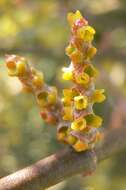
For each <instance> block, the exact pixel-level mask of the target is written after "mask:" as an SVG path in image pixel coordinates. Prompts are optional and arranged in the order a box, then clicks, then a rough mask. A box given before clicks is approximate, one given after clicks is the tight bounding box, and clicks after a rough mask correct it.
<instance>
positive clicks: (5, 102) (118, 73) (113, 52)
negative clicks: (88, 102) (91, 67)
mask: <svg viewBox="0 0 126 190" xmlns="http://www.w3.org/2000/svg"><path fill="white" fill-rule="evenodd" d="M77 9H79V10H80V11H81V12H82V13H83V15H84V16H85V17H86V18H87V20H89V23H90V24H91V25H92V26H93V27H94V28H95V29H96V31H97V34H96V37H95V46H96V47H97V49H98V53H97V56H96V57H95V61H94V63H95V65H96V67H97V68H98V69H99V70H100V75H99V78H98V80H97V87H99V88H100V87H104V88H105V89H106V91H107V101H106V102H105V103H103V104H102V105H98V106H96V107H95V109H96V112H97V114H99V115H102V116H103V118H104V126H103V127H104V129H107V130H109V128H110V127H115V126H116V127H119V125H121V124H122V123H124V122H125V120H124V118H125V117H126V114H125V113H126V111H125V110H126V106H125V105H126V99H125V98H126V97H125V96H126V72H125V70H126V66H125V59H126V35H125V33H126V1H125V0H111V1H110V0H101V1H99V0H93V1H89V0H79V1H78V0H61V1H58V0H35V1H34V0H27V1H25V0H12V1H11V0H1V1H0V55H1V58H0V73H1V74H0V87H1V88H0V89H1V93H0V176H1V177H2V176H4V175H7V174H9V173H11V172H13V171H16V170H18V169H20V168H22V167H25V166H27V165H29V164H31V163H33V162H35V161H37V160H39V159H41V158H43V157H46V156H47V155H49V154H51V153H53V152H55V151H56V150H58V149H61V148H62V147H63V145H59V144H58V142H57V141H56V139H55V127H52V128H51V129H50V127H48V126H47V125H45V123H44V122H43V121H42V120H41V118H40V116H39V110H38V108H37V106H36V102H35V100H34V97H32V96H31V95H30V94H25V93H22V92H21V86H20V83H19V82H18V81H17V79H12V78H9V77H8V76H7V71H6V69H5V64H4V55H5V54H9V53H13V54H16V53H18V54H19V55H23V56H26V57H27V58H28V59H29V60H30V61H31V62H32V64H34V65H35V66H36V67H37V68H38V69H41V70H43V72H44V73H45V77H46V81H47V82H48V83H49V84H53V85H54V84H56V85H57V86H58V88H59V89H61V88H62V87H64V86H66V85H67V84H65V83H63V81H62V80H61V77H60V76H61V70H60V69H61V67H62V66H63V65H65V66H67V62H68V58H67V57H66V56H65V51H64V49H65V47H66V45H67V44H68V38H69V34H70V32H69V26H68V24H67V21H66V14H67V12H69V11H75V10H77ZM125 159H126V158H125V155H124V154H123V155H120V156H118V158H112V159H109V160H108V161H106V162H104V163H102V164H101V165H99V167H98V169H97V171H96V173H95V174H94V175H93V176H92V177H89V178H86V179H83V178H82V177H74V178H72V179H71V180H68V181H65V182H63V183H61V184H59V185H57V186H55V187H53V188H51V189H55V190H76V189H78V190H95V189H97V190H101V189H102V190H111V189H114V190H118V189H120V190H125V189H126V188H125V186H126V182H125V177H126V166H125Z"/></svg>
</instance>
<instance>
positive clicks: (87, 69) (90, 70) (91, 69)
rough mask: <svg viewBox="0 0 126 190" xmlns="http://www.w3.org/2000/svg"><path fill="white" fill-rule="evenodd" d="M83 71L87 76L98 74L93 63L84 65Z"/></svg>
mask: <svg viewBox="0 0 126 190" xmlns="http://www.w3.org/2000/svg"><path fill="white" fill-rule="evenodd" d="M84 72H85V73H86V74H87V75H88V76H89V77H96V76H97V75H98V71H97V69H95V68H94V66H93V65H91V64H87V65H86V66H85V69H84Z"/></svg>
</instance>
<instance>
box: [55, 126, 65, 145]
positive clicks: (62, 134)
mask: <svg viewBox="0 0 126 190" xmlns="http://www.w3.org/2000/svg"><path fill="white" fill-rule="evenodd" d="M66 137H67V126H62V127H61V128H60V129H59V131H58V133H57V138H58V140H59V141H64V142H65V138H66Z"/></svg>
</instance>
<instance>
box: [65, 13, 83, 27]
mask: <svg viewBox="0 0 126 190" xmlns="http://www.w3.org/2000/svg"><path fill="white" fill-rule="evenodd" d="M82 18H83V17H82V15H81V13H80V11H78V10H77V11H76V13H68V15H67V20H68V22H69V24H70V25H71V26H72V25H73V24H74V23H75V22H76V20H78V19H82Z"/></svg>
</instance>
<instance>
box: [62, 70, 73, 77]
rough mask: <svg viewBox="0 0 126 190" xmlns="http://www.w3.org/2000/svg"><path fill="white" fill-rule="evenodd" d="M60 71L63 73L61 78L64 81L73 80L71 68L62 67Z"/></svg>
mask: <svg viewBox="0 0 126 190" xmlns="http://www.w3.org/2000/svg"><path fill="white" fill-rule="evenodd" d="M62 71H63V75H62V78H63V79H64V80H72V79H73V72H72V69H71V67H64V68H63V69H62Z"/></svg>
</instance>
